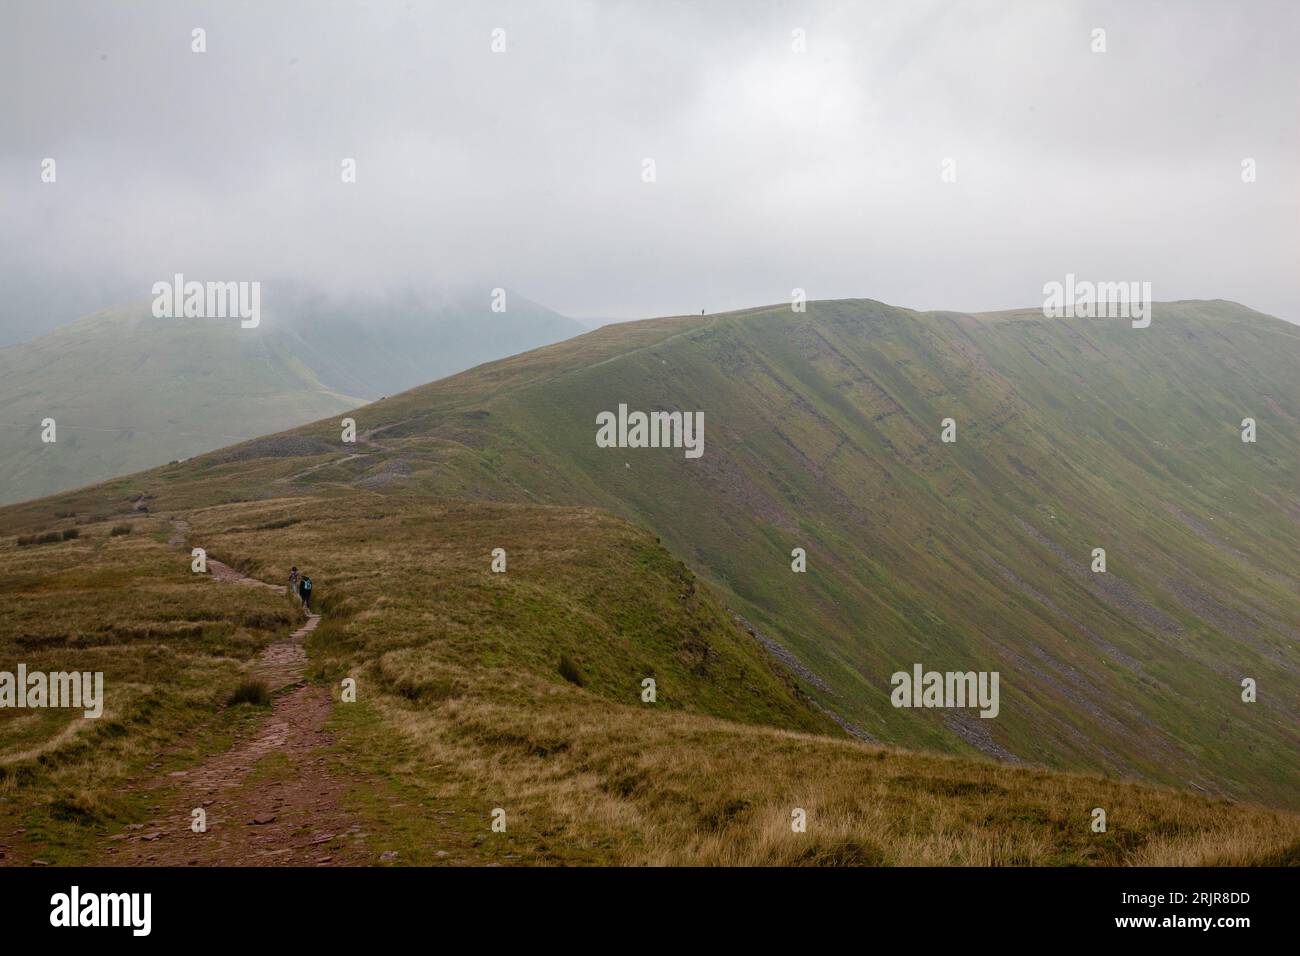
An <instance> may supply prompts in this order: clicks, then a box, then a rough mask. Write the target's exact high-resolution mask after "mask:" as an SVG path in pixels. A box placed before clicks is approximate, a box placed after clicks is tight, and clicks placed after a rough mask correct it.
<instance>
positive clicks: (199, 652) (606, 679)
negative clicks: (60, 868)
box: [0, 489, 1300, 865]
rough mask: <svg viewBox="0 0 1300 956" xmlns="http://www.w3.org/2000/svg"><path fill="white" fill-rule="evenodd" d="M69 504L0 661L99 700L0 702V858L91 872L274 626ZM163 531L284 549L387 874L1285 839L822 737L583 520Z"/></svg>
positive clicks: (730, 632)
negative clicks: (73, 681)
mask: <svg viewBox="0 0 1300 956" xmlns="http://www.w3.org/2000/svg"><path fill="white" fill-rule="evenodd" d="M74 520H75V519H65V520H64V521H63V522H60V525H62V526H75V527H77V528H78V530H79V531H80V535H79V537H78V538H76V539H75V540H72V541H67V542H59V543H54V544H49V545H29V546H25V547H22V548H19V547H17V545H16V544H13V543H12V542H6V543H5V544H4V545H0V606H2V607H3V610H4V612H5V613H4V614H3V615H0V620H4V621H6V622H8V623H6V625H5V631H4V633H3V635H0V649H2V651H0V652H2V653H3V659H4V660H5V661H11V660H13V659H15V658H17V659H22V660H27V661H29V662H32V663H33V665H35V664H36V663H37V662H39V664H40V666H56V665H57V666H60V667H78V668H80V667H84V668H91V667H94V668H97V669H103V670H104V671H105V675H106V685H107V688H108V698H109V700H110V702H111V706H110V709H109V712H108V713H106V715H105V719H104V720H102V721H100V722H98V723H95V722H88V721H80V720H76V719H71V718H69V717H68V716H67V715H66V714H63V715H62V716H57V715H56V716H48V715H49V714H51V713H56V712H45V714H44V715H42V717H41V718H40V719H39V720H37V719H34V718H33V717H32V716H31V712H27V713H26V714H21V713H20V712H15V711H7V712H0V721H3V730H4V736H3V739H4V740H6V742H10V741H12V743H11V744H10V743H7V746H6V748H5V750H4V752H3V753H0V844H3V845H4V846H5V847H6V852H7V857H6V858H4V859H2V860H0V863H9V864H15V863H25V862H28V861H30V860H32V859H36V858H40V859H42V860H45V861H46V862H50V863H55V864H67V863H78V862H93V861H102V862H110V863H111V862H113V858H112V857H111V856H109V857H104V856H103V855H102V854H103V852H104V851H103V849H102V848H103V847H104V846H105V845H107V846H110V847H112V846H117V845H119V844H113V843H111V842H108V843H107V844H106V843H105V838H106V837H109V836H113V837H118V838H120V837H122V836H123V835H126V834H130V833H131V832H132V830H131V828H132V827H139V826H142V825H144V824H146V823H148V825H149V826H150V827H151V828H152V827H157V826H173V827H174V826H176V825H177V821H174V820H173V821H162V822H156V816H157V815H156V810H157V805H156V804H157V803H158V802H165V801H162V798H160V797H159V796H157V795H156V792H154V795H151V796H146V795H145V794H144V793H143V792H142V791H140V790H139V789H137V787H136V783H137V782H138V781H139V780H141V779H142V778H147V777H151V776H158V775H170V776H171V777H179V778H183V777H184V775H185V774H186V773H187V772H188V771H189V770H190V768H192V767H194V766H195V764H196V763H197V761H198V760H199V759H200V758H201V757H202V754H203V753H204V752H211V751H214V750H219V749H221V748H223V747H224V746H227V745H228V743H229V741H230V740H231V739H232V738H233V737H234V736H235V735H236V734H238V733H240V732H241V728H245V727H247V726H248V725H249V724H250V722H253V721H256V720H257V719H258V717H257V713H256V711H255V710H250V709H249V708H248V707H247V705H240V706H228V705H227V704H226V700H227V697H228V695H229V693H230V691H231V690H232V688H233V687H234V686H235V684H236V682H237V681H238V680H239V678H240V676H241V674H242V673H244V672H245V671H246V670H247V668H248V662H249V661H250V659H251V657H252V655H253V654H254V652H255V651H256V650H257V649H259V648H260V647H262V646H264V645H265V643H266V641H267V640H268V639H269V635H270V632H271V631H273V630H275V629H277V628H279V629H281V630H283V629H284V628H287V627H290V626H293V625H294V624H295V623H296V620H297V617H296V615H297V613H298V612H297V610H296V609H294V608H292V606H291V605H290V604H289V603H288V602H287V601H286V600H285V599H283V598H281V597H279V596H277V595H274V594H271V593H270V592H267V591H262V590H255V589H248V588H241V587H239V586H237V585H229V584H221V583H218V582H214V581H212V580H211V579H209V578H207V577H202V576H197V575H194V574H192V573H190V569H189V556H188V553H186V552H184V551H181V550H176V549H172V548H168V547H167V546H166V545H165V544H164V541H163V539H164V537H165V536H166V535H168V534H169V533H171V532H169V528H171V527H172V525H171V522H169V521H163V520H161V519H158V518H148V517H146V518H136V519H133V520H132V521H131V524H132V525H133V532H132V533H131V534H129V535H119V536H112V535H111V529H112V527H115V526H120V525H118V524H115V523H114V521H108V522H85V523H82V524H80V525H73V523H72V522H73V521H74ZM187 521H188V523H190V524H192V530H191V531H190V540H191V541H193V542H203V543H205V544H206V545H207V546H208V548H209V550H210V552H211V553H212V554H213V555H220V556H221V557H222V558H223V559H224V560H226V561H229V562H232V563H235V564H237V565H238V566H239V567H240V568H242V569H243V570H244V571H245V572H247V573H250V574H254V575H258V576H261V577H263V578H265V579H268V580H276V579H278V578H279V577H280V576H281V572H282V571H283V567H284V565H285V563H286V562H289V561H296V562H297V563H299V564H300V565H303V566H304V567H306V568H307V569H308V570H309V571H310V573H311V574H312V575H313V576H314V577H315V579H316V580H317V582H318V583H319V586H320V593H319V595H318V597H319V599H320V603H321V604H322V606H323V610H324V615H325V617H324V621H325V623H324V624H323V625H322V626H321V627H319V628H318V629H317V630H316V632H315V633H314V634H313V635H312V639H311V642H310V645H309V652H310V660H311V662H312V663H311V668H312V671H311V673H312V676H313V678H314V679H315V680H316V681H318V682H320V683H321V684H323V685H325V686H327V687H331V688H334V691H333V692H334V695H335V697H336V699H337V697H338V688H339V686H340V681H341V679H342V678H343V677H345V676H346V677H352V678H354V679H355V680H356V681H357V687H358V696H357V702H356V703H352V704H343V703H336V705H335V716H334V719H333V729H334V731H335V733H336V734H337V740H336V744H335V746H334V747H333V748H332V751H331V754H330V756H329V758H328V759H329V760H330V761H331V763H332V764H333V765H335V772H337V773H340V774H342V775H343V776H344V778H345V779H346V780H348V781H349V782H350V793H351V797H350V799H351V803H352V806H353V807H354V809H355V811H356V813H357V814H358V817H359V819H361V820H362V821H363V822H364V824H365V829H366V830H367V831H368V832H371V833H373V835H374V841H373V842H374V846H373V850H374V851H375V853H376V854H378V853H380V852H396V853H398V854H399V858H400V860H401V861H402V862H404V863H414V864H430V865H437V864H444V863H457V862H459V863H466V862H469V863H486V862H501V863H506V864H518V863H532V864H537V863H587V864H589V863H622V864H627V863H631V864H832V865H836V864H838V865H843V864H867V865H892V864H957V865H998V864H1012V865H1060V864H1174V865H1177V864H1224V865H1235V864H1254V863H1280V862H1286V861H1288V860H1293V859H1294V857H1295V853H1296V846H1297V845H1300V817H1297V816H1296V815H1293V814H1288V813H1284V812H1279V811H1273V810H1266V809H1262V808H1258V807H1251V806H1244V805H1240V804H1234V803H1230V802H1228V801H1224V800H1214V799H1209V798H1206V797H1202V796H1197V795H1191V794H1186V793H1178V792H1174V791H1168V790H1162V789H1159V788H1153V787H1148V786H1140V785H1136V784H1133V783H1125V782H1118V781H1114V780H1106V779H1102V778H1099V777H1095V776H1086V775H1073V774H1060V773H1052V772H1048V771H1045V770H1042V769H1036V768H1017V767H1012V766H1005V765H998V764H995V763H991V762H985V761H972V760H963V759H957V758H948V757H943V756H940V755H936V754H924V753H911V752H906V751H891V750H884V749H881V748H877V747H872V746H869V745H866V744H863V743H860V742H857V741H853V740H851V739H848V738H846V737H845V736H844V735H843V734H839V733H838V732H837V728H836V727H835V726H834V725H833V724H832V723H831V722H830V721H829V720H828V719H827V718H826V717H825V716H824V715H822V714H821V713H820V712H819V711H817V710H816V709H815V708H811V707H809V706H808V705H807V703H806V702H805V700H804V699H803V697H802V695H801V694H800V693H799V692H797V691H796V690H794V689H792V686H791V683H790V680H789V676H788V675H787V674H785V673H783V671H782V670H781V669H780V668H779V667H777V666H776V665H774V664H773V663H771V662H770V661H769V660H768V659H766V658H765V656H764V655H763V653H762V652H761V651H760V649H759V647H758V645H757V644H756V643H755V642H754V641H753V640H752V639H751V638H750V636H749V635H748V634H747V632H745V631H744V630H743V629H741V628H739V627H737V626H736V625H735V624H734V622H732V621H731V620H730V618H729V617H728V615H727V614H726V613H725V612H724V611H723V610H722V609H721V608H720V607H719V605H718V604H717V602H716V600H715V598H714V597H713V596H712V595H711V594H710V591H709V589H708V588H707V587H705V586H703V585H701V584H700V583H699V582H697V581H696V579H695V577H694V575H693V574H691V573H690V572H689V571H687V570H686V569H685V568H683V567H682V565H681V564H680V563H679V562H677V561H676V560H675V559H673V558H672V557H671V556H670V555H669V554H667V553H666V552H665V551H664V549H663V548H662V547H661V546H660V545H658V544H656V543H655V541H654V539H653V537H651V536H650V535H648V534H647V533H646V532H644V531H642V530H639V529H637V528H635V527H633V526H631V525H628V524H626V523H625V522H622V521H620V520H618V519H614V518H612V517H610V516H609V515H607V514H602V513H600V512H596V511H592V510H590V509H568V508H553V507H541V506H525V505H513V504H484V503H470V502H457V501H426V500H408V499H403V498H396V497H384V496H380V495H376V494H373V493H366V492H361V491H341V490H337V489H336V490H334V491H331V492H330V493H327V494H324V495H322V496H320V497H305V498H304V497H293V498H282V499H273V500H268V501H263V502H246V503H240V504H228V505H219V506H214V507H209V508H201V509H196V510H193V511H189V512H187ZM493 547H503V548H505V549H506V551H507V556H508V558H507V560H508V563H507V571H506V572H504V573H500V574H497V573H493V572H492V571H491V570H490V561H491V553H490V552H491V548H493ZM33 590H34V591H35V593H33ZM51 606H54V607H58V608H60V610H59V612H58V613H57V614H54V615H50V614H42V613H41V610H42V609H46V608H49V607H51ZM563 659H567V660H568V661H569V662H570V666H568V667H562V666H561V660H563ZM646 676H653V677H654V678H655V680H656V682H657V689H658V699H657V700H656V701H655V702H654V703H648V702H645V701H643V699H642V697H641V687H642V685H641V681H642V680H643V679H644V678H645V677H646ZM56 725H57V726H56ZM196 728H197V731H198V732H197V734H196V733H195V731H196ZM264 763H265V764H266V765H265V766H260V765H259V770H258V772H259V774H261V775H263V777H264V778H266V779H274V776H273V775H274V774H275V772H276V769H277V765H276V764H275V763H274V761H272V760H270V759H269V758H268V759H267V760H266V761H264ZM1097 806H1101V807H1104V808H1105V809H1106V811H1107V814H1108V829H1107V831H1106V832H1105V833H1093V832H1092V831H1091V829H1090V826H1089V823H1090V821H1091V812H1092V809H1093V808H1094V807H1097ZM496 808H500V809H502V810H504V811H505V812H506V814H507V819H508V821H509V826H508V831H507V832H506V833H503V834H499V835H493V836H492V837H491V838H490V839H489V838H488V837H487V835H486V834H487V833H488V821H489V819H490V814H491V813H492V811H493V810H494V809H496ZM796 810H801V811H803V812H804V813H805V814H806V818H807V820H808V826H807V831H806V832H804V833H795V832H794V831H793V830H792V829H791V826H790V821H791V815H792V813H794V812H795V811H796ZM185 822H186V823H187V821H185ZM182 825H184V824H182Z"/></svg>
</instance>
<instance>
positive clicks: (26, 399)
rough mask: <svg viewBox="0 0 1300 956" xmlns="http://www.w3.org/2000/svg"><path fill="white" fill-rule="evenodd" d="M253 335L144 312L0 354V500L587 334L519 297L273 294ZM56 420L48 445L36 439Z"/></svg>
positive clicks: (141, 307)
mask: <svg viewBox="0 0 1300 956" xmlns="http://www.w3.org/2000/svg"><path fill="white" fill-rule="evenodd" d="M261 303H262V311H263V315H262V316H261V318H260V321H259V323H258V325H257V326H256V327H253V328H241V326H240V322H239V320H238V319H207V318H204V319H197V318H189V319H184V318H156V317H154V315H153V314H152V311H151V301H150V300H142V301H137V302H133V303H130V304H126V305H122V306H118V307H115V308H111V309H106V310H103V311H101V312H98V313H95V314H94V315H90V316H87V317H85V318H83V319H80V320H78V321H76V322H73V323H71V324H70V325H67V326H64V327H62V328H60V329H57V330H56V331H54V332H51V333H49V334H47V335H44V336H41V337H40V338H37V339H35V340H33V341H30V342H25V343H21V344H19V345H14V346H10V347H8V348H4V349H0V408H3V409H4V411H3V413H2V414H0V438H3V439H4V441H5V445H6V448H7V449H8V453H7V454H6V455H5V458H4V461H3V464H0V502H11V501H20V500H23V499H25V498H31V497H36V496H41V495H47V494H52V493H54V492H56V491H60V490H63V489H65V488H72V487H77V486H79V485H84V484H89V483H91V482H95V481H102V480H104V479H106V478H111V477H113V476H115V475H121V474H126V473H129V472H131V471H136V470H139V469H141V468H148V467H152V466H154V465H158V464H161V463H163V462H166V461H170V460H175V459H179V458H188V457H190V456H192V455H195V454H199V453H201V452H205V451H210V450H212V449H214V448H218V447H221V446H223V445H227V444H230V443H231V442H235V441H239V440H241V439H245V438H251V437H254V436H256V435H261V434H265V433H267V432H274V431H279V430H281V429H284V428H289V427H292V426H294V425H299V424H302V423H304V422H308V421H312V420H314V419H316V418H319V417H321V416H324V415H330V414H334V413H335V412H341V411H343V410H346V409H348V408H353V407H356V406H358V405H361V404H363V403H364V402H366V401H371V400H374V399H377V398H380V397H381V396H383V395H385V394H391V393H394V392H398V391H402V390H403V389H407V388H410V387H412V386H414V385H417V384H420V383H423V382H426V381H429V380H430V379H435V378H440V377H442V376H445V375H449V374H451V373H453V372H457V371H460V370H462V369H466V368H470V367H472V366H474V365H478V364H480V363H482V362H485V361H488V360H490V359H494V358H500V357H502V356H503V355H507V354H510V353H512V352H514V351H516V350H518V349H528V348H533V347H536V346H539V345H544V344H548V343H551V342H556V341H559V340H561V339H564V338H567V337H569V336H571V335H575V334H577V333H579V332H581V331H583V329H582V327H581V326H580V325H578V324H577V323H576V322H573V321H571V320H569V319H567V318H565V317H563V316H560V315H558V314H556V313H554V312H551V311H549V310H548V309H545V308H543V307H542V306H539V305H537V304H535V303H533V302H530V301H528V300H527V299H525V298H524V297H522V296H516V295H513V294H506V297H505V299H504V302H503V305H504V308H505V311H503V312H494V311H493V310H492V299H491V297H490V296H489V290H486V289H485V290H483V292H482V294H481V295H478V296H475V297H473V298H471V297H470V296H469V295H468V294H465V293H460V294H457V295H451V294H448V293H440V292H436V291H431V290H427V289H424V290H416V289H412V288H406V289H403V290H402V291H400V292H394V293H389V294H383V295H380V294H373V295H361V294H358V293H349V294H348V295H346V296H339V295H332V294H328V293H325V292H322V291H319V290H315V289H313V288H312V287H310V286H306V285H303V284H301V283H289V282H280V283H268V284H266V285H265V286H264V287H263V289H262V294H261ZM47 418H53V419H54V421H55V425H56V433H55V435H56V441H55V442H53V443H47V442H43V441H42V440H41V433H42V425H41V423H42V422H43V421H44V420H46V419H47Z"/></svg>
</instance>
